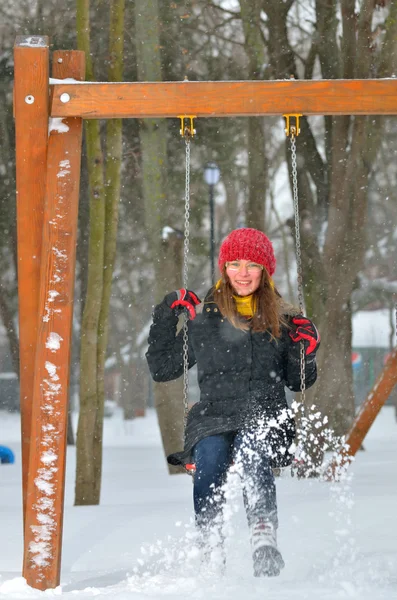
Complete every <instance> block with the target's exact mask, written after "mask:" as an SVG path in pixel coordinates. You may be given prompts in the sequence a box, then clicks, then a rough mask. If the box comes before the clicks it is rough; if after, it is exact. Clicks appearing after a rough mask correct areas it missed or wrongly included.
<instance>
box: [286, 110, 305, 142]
mask: <svg viewBox="0 0 397 600" xmlns="http://www.w3.org/2000/svg"><path fill="white" fill-rule="evenodd" d="M301 116H302V115H301V114H300V113H291V114H288V115H283V117H284V119H285V129H284V131H285V135H286V136H287V137H289V136H291V137H297V136H298V135H299V134H300V132H301V128H300V122H299V119H300V117H301ZM291 117H292V118H293V119H295V121H292V122H291Z"/></svg>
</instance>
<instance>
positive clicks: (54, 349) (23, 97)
mask: <svg viewBox="0 0 397 600" xmlns="http://www.w3.org/2000/svg"><path fill="white" fill-rule="evenodd" d="M14 64H15V82H14V116H15V132H16V179H17V233H18V295H19V335H20V338H19V340H20V398H21V428H22V479H23V517H24V560H23V576H24V577H25V578H26V580H27V583H28V584H29V585H30V586H32V587H34V588H37V589H41V590H45V589H48V588H54V587H56V586H58V585H59V581H60V569H61V547H62V524H63V508H64V482H65V455H66V433H67V406H68V394H69V368H70V347H71V343H70V342H71V332H72V317H73V292H74V290H73V286H74V273H75V258H76V257H75V253H76V250H75V248H76V240H77V214H78V198H79V183H80V161H81V142H82V126H83V119H105V118H106V119H110V118H120V117H125V118H144V117H152V118H154V117H156V118H159V117H173V118H177V117H178V116H179V115H195V116H197V117H235V116H254V115H255V116H257V115H282V114H283V113H302V114H304V115H306V116H307V115H346V114H351V115H381V114H383V115H395V114H397V79H376V80H310V81H295V80H282V81H217V82H206V81H195V82H189V81H184V82H165V83H156V82H154V83H86V82H84V81H83V80H84V76H85V57H84V53H83V52H79V51H73V50H72V51H55V52H54V54H53V60H52V77H53V78H54V79H50V72H49V44H48V38H47V37H45V36H43V37H42V36H31V37H26V36H25V37H23V36H18V37H17V38H16V42H15V47H14ZM65 79H66V81H62V80H65ZM70 79H72V81H70ZM79 82H81V83H79ZM61 120H62V121H61ZM388 365H389V371H390V372H392V377H391V379H390V376H389V377H386V380H387V384H388V386H389V388H390V385H391V383H390V382H391V380H393V382H394V383H395V380H396V377H397V376H396V373H397V353H396V352H394V353H392V356H391V359H390V360H389V363H388ZM389 371H388V373H389ZM393 373H394V375H393ZM393 385H394V384H393ZM389 388H388V389H389ZM386 393H390V391H389V392H388V391H387V390H386V389H384V386H383V387H382V382H381V383H380V384H379V385H378V387H377V392H376V394H377V396H376V398H374V397H373V398H372V400H371V406H370V411H369V412H370V418H372V420H373V419H374V418H375V416H376V414H377V412H378V411H379V410H380V408H381V406H382V405H383V404H384V402H385V401H386V399H387V396H386V397H385V394H386ZM367 412H368V411H367ZM364 413H365V411H364ZM371 422H372V421H371ZM367 423H368V419H367ZM360 427H361V432H362V431H363V427H362V421H360ZM368 428H369V427H368ZM364 429H365V427H364ZM356 447H357V439H355V448H356ZM37 544H38V545H37Z"/></svg>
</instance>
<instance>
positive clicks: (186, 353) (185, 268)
mask: <svg viewBox="0 0 397 600" xmlns="http://www.w3.org/2000/svg"><path fill="white" fill-rule="evenodd" d="M185 145H186V159H185V160H186V169H185V173H186V179H185V229H184V240H183V277H182V279H183V287H184V288H185V289H186V290H187V286H188V259H189V233H190V232H189V226H190V137H189V136H185ZM188 339H189V338H188V316H187V315H185V320H184V323H183V406H184V413H183V425H184V431H185V430H186V422H187V414H188V411H189V342H188Z"/></svg>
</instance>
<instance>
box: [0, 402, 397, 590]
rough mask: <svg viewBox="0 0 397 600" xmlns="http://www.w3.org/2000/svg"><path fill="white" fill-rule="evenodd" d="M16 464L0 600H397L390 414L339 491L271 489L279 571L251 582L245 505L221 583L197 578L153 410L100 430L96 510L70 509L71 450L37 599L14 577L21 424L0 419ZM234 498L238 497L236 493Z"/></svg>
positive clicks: (4, 501) (7, 488)
mask: <svg viewBox="0 0 397 600" xmlns="http://www.w3.org/2000/svg"><path fill="white" fill-rule="evenodd" d="M1 423H2V425H1V431H2V435H3V438H4V439H3V441H4V443H6V444H7V445H8V446H9V447H11V448H12V449H13V450H14V451H15V453H16V457H17V458H16V463H15V464H13V465H0V488H1V497H0V531H1V533H2V535H1V538H2V543H1V548H0V598H1V600H3V599H4V600H14V599H15V600H16V599H18V600H25V599H31V600H33V599H35V600H36V599H37V600H38V599H41V598H43V599H44V598H52V597H62V598H65V600H66V599H73V600H85V599H88V598H98V599H100V600H102V599H105V598H112V600H163V599H164V598H169V599H170V600H179V599H181V600H182V599H186V597H187V596H189V597H191V598H194V599H197V600H200V599H208V598H211V599H214V600H217V599H222V600H223V599H225V600H226V599H228V600H234V599H236V600H237V599H238V600H240V599H242V598H244V599H245V598H247V600H248V599H249V600H257V599H258V600H259V599H261V600H262V599H263V598H272V600H289V599H290V598H291V597H293V598H296V599H297V600H298V599H299V600H300V599H309V600H312V599H313V600H314V599H315V600H323V599H324V600H328V599H329V600H335V599H337V598H357V599H359V600H380V599H383V598H384V599H385V600H386V599H387V600H392V599H393V598H397V576H396V573H397V547H396V539H397V520H396V516H395V509H396V501H397V461H396V458H395V457H396V454H397V435H396V432H397V423H396V420H395V416H394V409H393V408H392V407H385V408H384V409H383V410H382V412H381V414H380V415H379V417H378V419H377V420H376V421H375V423H374V425H373V427H372V429H371V431H370V433H369V435H368V437H367V439H366V442H365V451H364V452H360V453H359V454H358V455H357V457H356V461H355V462H354V464H353V465H352V466H351V468H350V470H349V471H348V474H347V475H348V477H347V479H346V481H343V482H340V483H337V484H330V483H325V482H320V481H318V480H297V479H295V478H291V477H290V475H289V474H288V473H287V472H286V473H284V474H283V475H282V476H281V477H280V478H278V479H277V494H278V504H279V519H280V528H279V546H280V548H281V550H282V552H283V555H284V559H285V563H286V567H285V569H284V570H283V572H282V574H281V575H280V577H278V578H276V579H260V580H258V579H255V578H254V577H253V576H252V564H251V556H250V550H249V542H248V529H247V525H246V521H245V515H244V510H243V507H242V503H241V505H240V503H239V500H238V501H237V500H236V496H235V495H234V494H233V488H238V486H239V482H238V481H231V482H230V487H231V494H230V495H231V498H230V501H229V503H228V506H227V508H228V510H227V514H228V515H229V518H228V521H227V523H226V548H227V563H226V573H225V575H224V576H219V575H216V574H215V575H213V574H211V573H208V572H205V571H201V570H200V563H199V559H198V553H197V549H196V548H195V544H194V528H193V524H192V499H191V496H192V483H191V480H190V477H189V476H188V475H177V476H170V475H168V472H167V469H166V465H165V461H164V457H163V452H162V448H161V441H160V433H159V429H158V425H157V418H156V415H155V413H154V412H153V411H149V412H148V415H147V416H146V417H145V418H142V419H136V420H135V421H134V422H133V423H131V424H130V426H131V428H130V429H129V430H128V431H126V429H125V423H124V421H123V419H122V417H121V415H120V413H119V412H116V414H114V415H113V416H112V417H111V418H107V419H105V430H104V473H103V491H102V498H101V504H100V506H92V507H84V506H80V507H76V506H73V493H74V489H73V488H74V469H75V450H74V449H73V448H69V449H68V457H67V460H68V462H67V476H66V498H65V520H64V536H63V564H62V573H61V585H60V587H59V588H56V589H54V590H47V591H46V592H40V591H37V590H33V589H32V588H30V587H28V586H27V585H26V582H25V580H24V579H22V578H21V563H22V553H23V536H22V506H21V505H22V495H21V460H20V433H19V431H20V423H19V419H18V417H17V416H15V415H9V414H6V415H4V414H2V415H1ZM237 498H239V495H238V494H237Z"/></svg>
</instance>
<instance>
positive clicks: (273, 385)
mask: <svg viewBox="0 0 397 600" xmlns="http://www.w3.org/2000/svg"><path fill="white" fill-rule="evenodd" d="M293 314H296V313H293ZM285 316H286V319H287V320H288V319H290V318H291V316H292V314H289V315H285ZM177 324H178V317H176V316H175V315H174V314H173V312H172V311H171V310H170V308H169V307H168V306H167V305H166V303H165V302H162V303H161V304H159V305H157V306H156V307H155V310H154V313H153V324H152V326H151V328H150V333H149V340H148V342H149V347H148V351H147V353H146V358H147V361H148V364H149V369H150V372H151V375H152V377H153V379H154V380H155V381H170V380H172V379H176V378H178V377H180V376H181V375H182V374H183V332H182V331H180V332H179V333H178V334H177ZM289 331H290V330H289V329H287V328H286V327H284V328H283V329H282V335H281V337H280V338H278V339H272V337H271V336H270V334H269V333H268V332H264V333H252V332H251V331H242V330H240V329H237V328H235V327H234V326H233V325H232V324H231V323H230V322H229V321H228V320H227V319H225V318H224V317H223V316H222V314H221V313H220V311H219V308H218V306H217V305H216V303H215V302H214V301H213V300H212V297H211V295H209V296H207V298H206V300H205V302H204V304H203V309H202V312H201V314H198V315H197V316H196V318H195V319H194V320H193V321H189V322H188V340H189V368H191V367H192V366H193V365H195V364H197V374H198V384H199V388H200V401H199V402H197V403H196V404H195V405H194V406H193V407H192V408H191V410H190V411H189V414H188V419H187V426H186V432H185V447H184V449H183V451H181V452H178V453H175V454H172V455H170V456H169V457H168V462H169V463H171V464H186V463H189V462H192V458H191V452H192V449H193V447H194V445H195V444H196V443H197V442H198V441H199V440H200V439H202V438H204V437H207V436H209V435H216V434H220V433H226V432H233V431H239V430H241V429H243V428H248V429H252V428H254V427H255V424H256V423H257V422H258V420H259V419H266V420H269V419H273V418H277V417H278V416H279V415H280V414H282V413H285V412H286V410H287V409H288V406H287V401H286V397H285V390H284V387H285V386H287V387H288V388H290V389H291V390H293V391H299V390H300V354H299V348H300V344H297V343H294V342H293V341H292V340H291V338H290V336H289V335H288V332H289ZM305 377H306V387H307V388H308V387H310V386H311V385H313V383H314V382H315V381H316V378H317V369H316V360H315V356H314V355H310V357H307V358H306V365H305ZM283 428H284V429H283V432H282V434H281V437H280V432H279V431H277V432H276V433H275V435H274V436H273V438H274V439H273V442H272V447H273V449H274V446H276V447H278V446H283V447H285V445H287V448H288V447H289V446H290V445H291V443H292V441H293V439H294V437H295V426H294V422H293V420H292V419H287V420H286V422H285V424H284V426H283ZM291 460H292V457H290V455H287V456H285V453H284V452H283V454H282V455H279V456H278V459H277V458H275V457H273V461H272V462H273V466H286V464H290V462H291Z"/></svg>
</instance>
